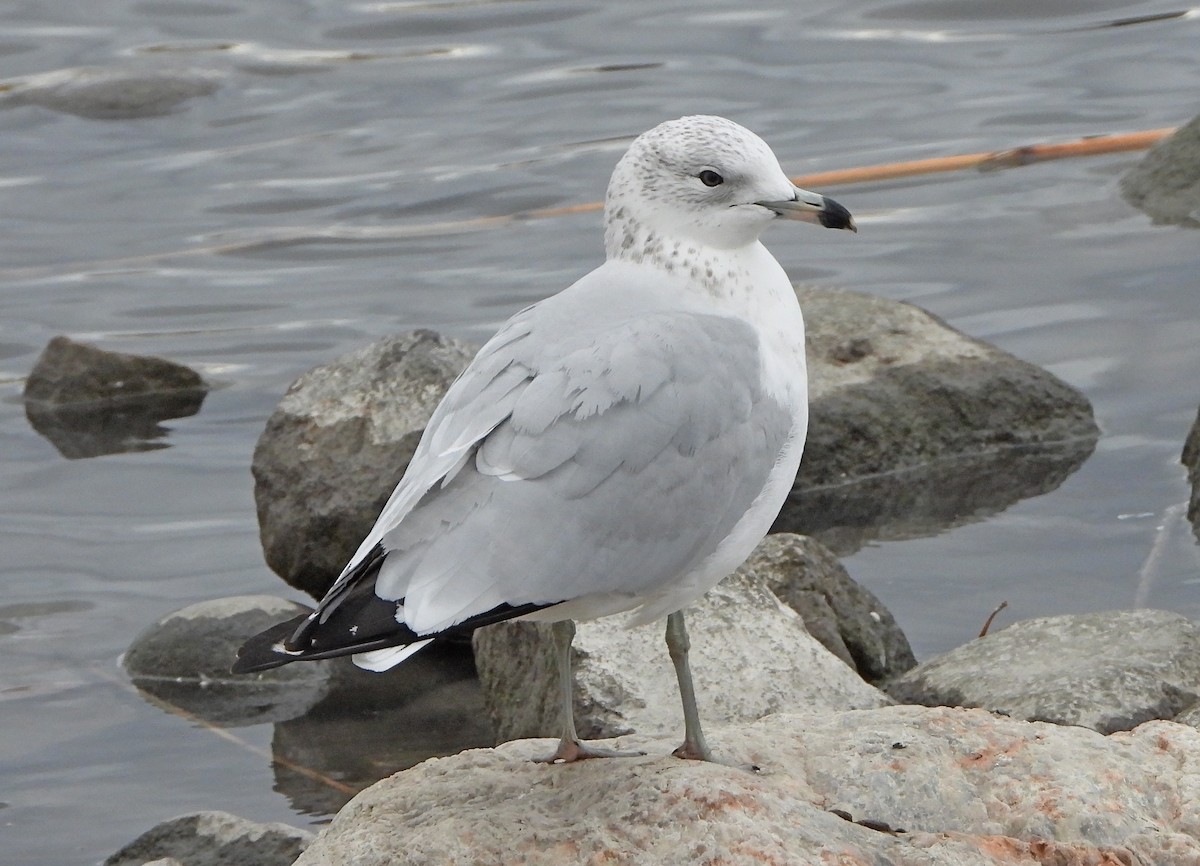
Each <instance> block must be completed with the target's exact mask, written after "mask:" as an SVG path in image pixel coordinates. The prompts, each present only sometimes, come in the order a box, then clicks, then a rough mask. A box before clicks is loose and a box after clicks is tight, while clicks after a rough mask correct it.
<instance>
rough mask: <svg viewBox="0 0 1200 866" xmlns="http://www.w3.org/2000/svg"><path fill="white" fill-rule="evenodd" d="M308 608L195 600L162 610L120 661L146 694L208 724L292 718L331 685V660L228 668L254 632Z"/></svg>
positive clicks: (254, 600) (262, 598) (261, 599)
mask: <svg viewBox="0 0 1200 866" xmlns="http://www.w3.org/2000/svg"><path fill="white" fill-rule="evenodd" d="M307 610H308V608H306V607H304V606H303V605H299V604H296V603H295V602H291V601H286V600H284V599H281V598H276V597H274V596H269V595H247V596H235V597H232V598H220V599H214V600H212V601H203V602H199V603H197V604H193V605H189V606H188V607H185V608H182V609H181V610H177V611H175V612H173V613H169V614H167V615H166V616H165V617H163V618H162V619H160V620H159V621H158V622H156V623H154V624H153V625H151V626H150V627H149V628H147V629H146V630H145V631H143V632H142V633H141V634H140V635H138V636H137V637H136V638H134V641H133V643H132V644H130V647H129V649H128V650H127V651H126V653H125V655H124V657H123V659H122V662H123V664H124V666H125V669H126V670H127V671H128V672H129V675H130V677H131V678H132V679H133V682H134V685H136V686H137V687H138V688H139V689H141V690H142V691H143V692H145V693H147V694H149V695H150V696H151V697H152V698H155V699H157V700H159V701H164V702H166V703H167V704H169V705H170V706H171V707H174V708H179V709H182V710H185V711H186V712H189V713H192V714H194V715H196V716H199V717H200V718H202V719H205V720H207V721H210V722H216V723H219V724H222V725H247V724H258V723H260V722H278V721H283V720H286V719H291V718H295V717H296V716H299V715H302V714H303V713H304V712H306V711H307V710H308V709H309V708H310V707H312V706H313V705H314V704H316V703H317V702H318V701H319V700H321V699H322V698H323V697H324V696H325V694H326V693H327V692H328V691H329V689H330V687H331V683H330V677H331V673H332V671H333V669H334V666H333V663H332V662H328V661H318V662H305V663H304V664H296V665H285V666H284V667H281V668H275V669H274V670H269V671H262V672H261V673H257V674H241V675H235V674H231V673H230V672H229V668H230V666H231V665H232V664H233V660H234V658H235V657H236V654H237V650H238V647H240V646H241V645H242V643H243V642H244V641H245V640H246V639H247V638H249V637H250V636H251V635H253V634H255V633H257V632H259V631H262V630H263V629H265V628H267V627H269V626H272V625H274V624H275V623H277V622H281V621H283V620H285V619H289V618H290V617H293V616H296V615H298V614H300V613H304V612H306V611H307Z"/></svg>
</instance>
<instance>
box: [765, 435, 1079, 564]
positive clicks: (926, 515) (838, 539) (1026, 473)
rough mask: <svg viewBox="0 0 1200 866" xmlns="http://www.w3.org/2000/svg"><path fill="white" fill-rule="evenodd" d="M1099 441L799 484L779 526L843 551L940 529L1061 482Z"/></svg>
mask: <svg viewBox="0 0 1200 866" xmlns="http://www.w3.org/2000/svg"><path fill="white" fill-rule="evenodd" d="M1095 447H1096V440H1095V439H1092V438H1082V439H1073V440H1069V441H1067V442H1060V443H1055V444H1052V445H1038V446H1023V447H1014V448H1007V449H1002V450H998V451H993V452H989V453H986V454H978V455H972V456H969V457H958V458H954V459H947V460H939V461H935V462H932V463H929V464H926V465H925V466H921V467H918V468H916V469H909V470H904V471H900V472H888V473H884V474H881V475H875V476H871V477H869V478H863V479H859V480H856V481H853V482H850V483H848V484H840V485H822V486H819V487H810V488H807V489H802V490H798V491H793V493H792V495H791V496H790V497H789V499H788V501H787V503H786V504H785V505H784V506H783V510H782V511H780V513H779V517H778V519H777V520H776V521H775V525H774V526H773V527H772V528H771V531H772V532H799V533H801V534H804V535H811V536H813V537H815V538H817V539H819V540H820V541H822V542H824V543H825V544H826V545H828V546H829V547H830V548H831V549H832V550H833V551H834V552H835V553H837V554H838V555H839V556H847V555H849V554H851V553H853V552H854V551H856V550H858V549H859V548H860V547H862V546H863V545H865V544H866V543H867V542H869V541H871V540H872V539H876V538H886V539H890V540H897V539H903V538H920V537H923V536H930V535H937V534H938V533H940V532H944V531H946V530H947V529H950V528H952V527H955V526H961V525H964V524H967V523H975V522H977V521H980V520H983V519H984V518H986V517H988V516H989V515H992V514H996V513H998V512H1000V511H1003V510H1004V509H1005V508H1008V507H1009V506H1010V505H1012V504H1014V503H1016V502H1018V501H1020V500H1022V499H1026V498H1028V497H1031V496H1040V495H1041V494H1043V493H1047V492H1049V491H1051V490H1053V489H1055V488H1056V487H1058V486H1059V485H1060V484H1062V483H1063V481H1065V480H1066V479H1067V477H1068V476H1070V475H1071V473H1073V472H1074V471H1075V470H1076V469H1078V468H1079V467H1080V466H1082V465H1083V462H1084V461H1085V460H1086V459H1087V458H1088V457H1089V456H1090V455H1091V453H1092V450H1093V449H1094V448H1095Z"/></svg>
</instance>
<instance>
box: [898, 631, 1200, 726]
mask: <svg viewBox="0 0 1200 866" xmlns="http://www.w3.org/2000/svg"><path fill="white" fill-rule="evenodd" d="M887 691H888V694H890V695H891V696H892V697H893V698H895V699H896V700H897V701H900V702H902V703H913V704H924V705H926V706H959V707H983V708H985V709H988V710H991V711H993V712H997V713H1003V714H1004V715H1008V716H1013V717H1015V718H1020V719H1030V720H1041V721H1047V722H1054V723H1056V724H1060V725H1081V726H1083V727H1088V728H1092V729H1093V730H1096V731H1099V732H1101V733H1110V732H1113V731H1125V730H1129V729H1131V728H1133V727H1135V726H1136V725H1139V724H1141V723H1142V722H1145V721H1147V720H1149V719H1170V718H1173V717H1174V716H1176V715H1177V714H1179V713H1180V712H1182V711H1183V710H1184V709H1186V708H1188V707H1190V706H1191V705H1192V704H1194V703H1196V702H1197V699H1198V697H1200V627H1198V626H1196V625H1195V624H1194V623H1192V622H1191V621H1189V620H1188V619H1186V618H1185V617H1182V616H1180V615H1178V614H1175V613H1168V612H1166V611H1160V610H1122V611H1105V612H1101V613H1089V614H1077V615H1068V616H1053V617H1044V618H1041V619H1031V620H1026V621H1025V622H1019V623H1016V624H1015V625H1011V626H1009V627H1008V628H1005V629H1002V630H1001V631H997V632H993V633H991V634H989V635H987V636H986V637H982V638H978V639H977V640H974V641H971V642H970V643H968V644H966V645H964V646H961V647H958V648H957V649H953V650H951V651H950V652H948V653H944V654H943V655H940V656H938V657H936V658H933V659H930V660H929V661H926V662H922V663H921V664H919V665H917V667H915V668H913V669H912V670H911V671H909V672H908V673H906V674H903V675H901V676H900V677H897V678H896V679H894V680H892V681H891V682H890V683H888V684H887Z"/></svg>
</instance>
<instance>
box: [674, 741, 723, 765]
mask: <svg viewBox="0 0 1200 866" xmlns="http://www.w3.org/2000/svg"><path fill="white" fill-rule="evenodd" d="M671 754H672V755H674V756H675V757H676V758H683V759H684V760H685V761H708V762H709V763H711V764H715V763H717V760H716V758H714V757H713V754H712V752H711V751H710V750H709V748H708V743H705V742H704V741H703V740H701V741H700V742H696V741H694V740H691V739H687V740H684V741H683V745H682V746H680V747H679V748H678V749H676V750H675V751H673V752H672V753H671Z"/></svg>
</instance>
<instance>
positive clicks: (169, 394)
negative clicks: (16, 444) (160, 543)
mask: <svg viewBox="0 0 1200 866" xmlns="http://www.w3.org/2000/svg"><path fill="white" fill-rule="evenodd" d="M207 392H208V386H207V385H206V384H205V383H204V380H203V379H201V378H200V374H199V373H197V372H196V371H194V370H192V369H191V368H189V367H185V366H183V365H182V364H177V363H175V362H174V361H168V360H166V359H164V358H156V357H152V356H147V355H129V354H125V353H123V352H109V351H107V350H104V349H99V348H96V347H95V346H89V345H87V344H85V343H77V342H75V341H73V340H71V339H70V338H68V337H55V338H54V339H52V340H51V341H50V342H49V343H48V344H47V345H46V348H45V349H44V350H42V354H41V355H40V356H39V357H38V359H37V362H36V363H35V364H34V366H33V369H32V370H31V371H30V373H29V377H28V378H27V379H26V380H25V392H24V399H25V415H26V417H27V418H28V419H29V423H30V424H31V425H32V426H33V428H34V429H35V430H37V431H38V432H39V433H40V434H42V435H43V436H45V437H46V438H47V439H49V440H50V442H51V443H52V444H53V445H54V446H55V447H56V448H57V449H58V450H59V452H60V453H61V454H62V455H63V456H64V457H69V458H80V457H95V456H98V455H101V454H115V453H120V452H124V451H144V450H149V449H153V448H162V447H165V445H163V444H162V443H161V442H158V441H157V440H159V439H161V438H162V437H163V436H164V435H165V434H166V432H167V431H166V429H165V428H163V427H161V426H160V425H159V422H160V421H164V420H166V419H169V418H183V417H187V416H189V415H195V414H196V412H198V411H199V410H200V405H201V404H202V403H203V402H204V397H205V395H206V394H207Z"/></svg>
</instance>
